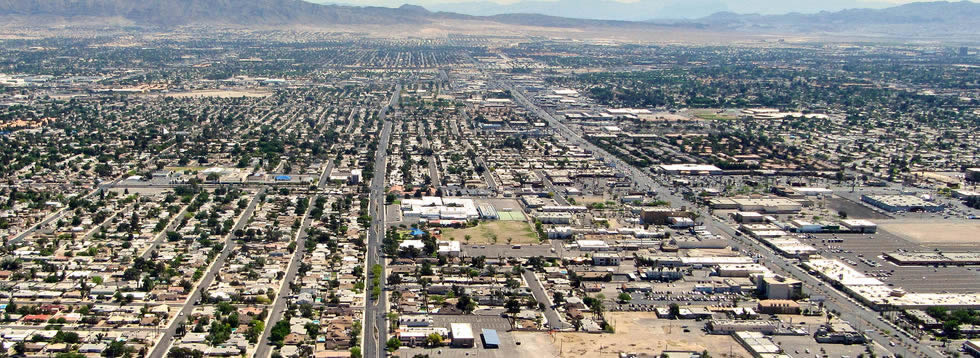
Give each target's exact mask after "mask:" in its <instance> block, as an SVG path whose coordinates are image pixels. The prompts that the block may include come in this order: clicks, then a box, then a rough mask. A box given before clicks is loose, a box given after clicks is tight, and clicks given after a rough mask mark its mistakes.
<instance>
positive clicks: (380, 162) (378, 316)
mask: <svg viewBox="0 0 980 358" xmlns="http://www.w3.org/2000/svg"><path fill="white" fill-rule="evenodd" d="M401 89H402V87H401V85H397V86H395V93H394V94H392V96H391V100H390V101H389V102H388V104H387V105H386V106H385V107H383V108H382V109H381V111H380V112H379V113H378V119H380V120H381V121H382V123H384V125H383V127H382V129H381V137H380V138H379V139H378V149H377V152H375V156H374V176H373V177H372V178H371V187H370V189H371V195H370V200H369V203H368V211H369V212H371V213H373V215H371V229H370V230H369V231H368V245H367V265H366V266H365V268H364V272H365V273H366V274H367V273H370V272H371V271H372V270H371V268H372V267H374V265H381V267H382V269H381V277H380V282H381V287H382V290H381V295H380V296H378V298H377V299H372V298H371V295H370V293H368V294H365V304H364V324H363V325H362V327H363V337H364V338H363V342H364V343H363V344H362V345H361V354H362V355H363V356H364V357H382V356H384V352H385V350H384V349H385V341H387V333H388V328H387V322H388V321H387V318H386V317H385V313H387V312H386V311H387V310H386V309H385V303H386V302H387V300H386V299H385V297H386V291H385V290H384V285H385V281H386V279H385V275H384V271H385V270H384V260H382V259H381V258H380V257H379V256H380V253H381V242H382V240H383V239H384V226H385V225H384V220H385V218H384V200H385V169H386V166H385V160H386V159H387V158H386V156H387V155H388V142H389V140H390V139H391V126H392V122H391V121H388V120H387V119H386V118H385V117H386V116H387V114H388V109H389V108H391V107H392V106H394V105H395V104H396V103H398V99H399V97H400V95H401Z"/></svg>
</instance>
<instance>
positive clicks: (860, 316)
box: [497, 81, 943, 358]
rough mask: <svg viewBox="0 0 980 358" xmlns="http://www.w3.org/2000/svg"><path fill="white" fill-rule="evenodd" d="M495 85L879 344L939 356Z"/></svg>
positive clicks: (518, 94) (897, 350) (903, 352)
mask: <svg viewBox="0 0 980 358" xmlns="http://www.w3.org/2000/svg"><path fill="white" fill-rule="evenodd" d="M497 85H498V86H499V87H500V88H503V89H509V90H510V91H511V94H512V96H513V97H514V99H515V100H516V101H517V102H518V103H519V104H521V105H522V106H524V107H525V108H526V109H527V110H528V111H531V112H533V113H535V114H537V115H538V116H539V117H541V118H543V119H545V120H546V121H548V123H549V124H550V125H551V126H552V127H553V128H555V129H556V132H557V133H558V134H560V135H561V136H562V137H564V138H565V140H567V141H569V142H571V143H573V144H576V145H579V146H581V147H583V148H585V149H588V150H591V151H592V152H593V153H594V154H595V155H598V156H600V157H602V158H603V160H604V161H605V162H606V163H611V164H612V165H613V166H614V167H615V168H616V169H617V170H619V171H620V172H621V173H623V174H624V175H626V176H627V177H629V178H631V179H632V180H634V181H635V182H636V184H638V186H639V187H640V188H642V189H646V190H656V191H657V193H659V194H660V197H659V198H660V199H663V200H666V201H667V202H669V203H670V204H671V205H672V206H675V207H679V206H687V207H689V208H691V210H693V211H695V212H697V213H698V214H700V217H699V219H700V220H701V221H703V222H704V225H705V226H707V227H709V228H712V229H714V230H712V231H713V232H715V233H723V234H724V235H725V236H728V237H729V238H731V239H734V240H736V241H737V242H741V243H743V244H745V245H748V246H751V247H753V248H754V249H755V250H757V251H758V252H759V253H760V254H761V255H763V258H764V260H766V261H768V263H769V264H768V265H767V266H768V267H770V268H772V269H774V271H775V272H778V273H783V274H786V275H787V276H790V277H794V278H796V279H799V280H800V281H803V283H804V284H805V285H806V287H807V290H808V291H810V293H811V294H819V295H824V296H825V297H827V298H828V299H827V301H826V302H825V303H824V305H825V306H826V307H827V308H829V309H832V310H835V311H837V312H838V313H839V315H840V318H841V319H844V320H846V321H849V322H850V323H851V324H853V325H854V326H855V328H857V329H859V330H862V331H863V332H865V333H866V334H867V335H868V336H869V337H870V338H871V339H873V340H874V341H876V342H878V343H879V344H881V345H883V346H886V345H887V343H888V342H890V341H894V342H895V343H896V345H895V346H894V347H889V349H891V350H892V351H894V353H897V354H900V355H902V356H905V357H913V356H924V357H935V358H939V357H943V355H942V354H940V353H939V352H936V351H935V350H934V349H933V348H932V347H930V346H929V345H927V344H923V343H921V342H919V341H918V340H916V339H914V338H911V337H909V336H908V335H905V334H902V333H903V332H902V331H901V329H899V328H898V327H897V326H895V325H894V324H893V323H891V322H888V321H887V320H886V319H884V318H883V317H881V315H879V314H878V313H877V312H874V311H872V310H871V309H870V308H868V307H866V306H864V305H863V304H861V303H858V302H857V301H855V300H854V299H852V298H850V297H849V296H847V295H846V294H844V293H843V292H840V291H837V290H834V289H830V288H828V287H827V286H826V285H825V284H824V283H823V282H822V281H820V280H819V279H817V278H816V277H814V276H813V275H810V274H809V273H807V272H805V271H803V269H801V268H800V267H798V266H796V264H795V263H794V262H790V261H789V260H788V259H787V258H786V257H783V256H782V255H779V254H777V253H776V252H774V251H772V250H770V249H769V248H768V247H765V246H764V245H762V243H760V242H758V241H755V240H752V239H748V238H745V237H741V236H738V235H736V234H735V230H734V229H733V228H732V227H730V226H729V225H728V224H726V223H724V222H721V221H720V220H717V219H716V218H715V217H713V216H712V215H710V214H708V213H706V212H701V211H700V210H699V209H697V208H696V205H694V204H693V203H691V202H688V201H687V200H685V199H683V198H681V197H679V196H677V195H672V194H671V193H670V189H669V188H667V187H666V186H665V185H662V184H661V183H660V182H658V181H657V180H655V179H654V178H652V177H650V176H649V175H648V174H647V173H646V172H644V171H642V170H640V169H637V168H634V167H633V166H632V165H630V164H628V163H626V162H625V161H623V160H621V159H619V158H617V157H616V156H614V155H611V154H609V153H608V152H606V151H605V150H603V149H602V148H599V147H598V146H596V145H594V144H592V143H591V142H589V141H587V140H585V139H583V138H582V136H581V135H580V134H579V133H577V132H576V131H574V130H573V129H571V128H569V127H568V126H567V125H565V124H564V123H562V122H561V121H559V120H558V119H556V118H555V117H554V116H552V115H551V114H550V113H548V112H547V111H545V110H543V109H541V108H540V107H538V106H537V105H536V104H534V103H533V102H532V101H531V100H529V99H527V97H526V96H525V95H524V93H523V92H522V91H521V90H520V89H518V88H516V87H514V86H513V85H511V84H509V83H506V82H504V81H497ZM896 332H898V333H896ZM888 333H891V334H892V336H890V337H889V335H888Z"/></svg>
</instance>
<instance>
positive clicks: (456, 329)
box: [449, 323, 474, 347]
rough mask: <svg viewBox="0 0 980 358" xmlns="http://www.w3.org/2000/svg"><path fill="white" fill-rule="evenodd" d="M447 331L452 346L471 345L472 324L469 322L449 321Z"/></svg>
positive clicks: (472, 340) (472, 339)
mask: <svg viewBox="0 0 980 358" xmlns="http://www.w3.org/2000/svg"><path fill="white" fill-rule="evenodd" d="M449 333H450V335H451V336H450V338H451V339H452V343H451V344H452V346H453V347H473V343H474V337H473V326H471V325H470V324H469V323H451V324H449Z"/></svg>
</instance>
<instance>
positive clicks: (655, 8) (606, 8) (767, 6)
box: [427, 0, 889, 21]
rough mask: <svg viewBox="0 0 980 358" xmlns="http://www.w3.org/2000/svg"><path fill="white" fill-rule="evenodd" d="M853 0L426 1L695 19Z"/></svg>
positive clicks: (450, 6) (475, 10) (461, 8)
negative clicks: (721, 14)
mask: <svg viewBox="0 0 980 358" xmlns="http://www.w3.org/2000/svg"><path fill="white" fill-rule="evenodd" d="M860 3H861V5H862V6H864V7H870V8H883V7H887V6H889V4H888V3H881V2H873V1H861V2H860ZM854 4H855V0H821V1H812V0H635V1H630V2H624V1H615V0H550V1H549V0H523V1H518V2H513V3H506V4H501V3H497V2H494V1H487V0H484V1H465V2H450V3H437V4H432V5H427V8H429V9H431V10H435V11H446V12H455V13H460V14H467V15H477V16H489V15H498V14H513V13H536V14H548V15H553V16H561V17H570V18H579V19H601V20H628V21H644V20H650V19H696V18H701V17H706V16H709V15H712V14H714V13H718V12H735V13H760V14H785V13H789V12H794V11H795V12H803V13H816V12H819V11H838V10H843V9H847V8H849V7H853V6H854Z"/></svg>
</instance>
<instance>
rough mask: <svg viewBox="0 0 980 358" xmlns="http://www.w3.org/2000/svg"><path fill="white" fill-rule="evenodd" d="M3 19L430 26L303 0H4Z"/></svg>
mask: <svg viewBox="0 0 980 358" xmlns="http://www.w3.org/2000/svg"><path fill="white" fill-rule="evenodd" d="M0 15H3V16H18V17H27V18H31V17H34V18H45V17H49V18H50V17H58V18H66V19H72V18H93V17H94V18H121V19H126V20H129V21H132V22H133V23H134V24H137V25H157V26H175V25H186V24H235V25H299V24H308V25H318V24H404V23H409V24H411V23H421V22H427V21H428V19H427V17H428V16H429V12H428V11H426V10H425V9H422V8H420V7H411V6H409V7H403V8H394V9H393V8H385V7H354V6H338V5H319V4H313V3H309V2H306V1H300V0H0Z"/></svg>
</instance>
